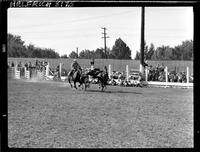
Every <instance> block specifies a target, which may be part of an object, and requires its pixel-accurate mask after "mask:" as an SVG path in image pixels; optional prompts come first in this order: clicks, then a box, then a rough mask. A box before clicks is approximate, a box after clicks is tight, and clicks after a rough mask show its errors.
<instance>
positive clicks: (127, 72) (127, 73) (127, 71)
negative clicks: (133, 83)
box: [126, 65, 129, 81]
mask: <svg viewBox="0 0 200 152" xmlns="http://www.w3.org/2000/svg"><path fill="white" fill-rule="evenodd" d="M128 77H129V69H128V65H126V80H127V81H128Z"/></svg>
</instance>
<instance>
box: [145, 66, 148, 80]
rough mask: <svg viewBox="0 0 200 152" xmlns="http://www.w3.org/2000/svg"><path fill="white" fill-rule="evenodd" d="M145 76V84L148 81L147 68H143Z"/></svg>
mask: <svg viewBox="0 0 200 152" xmlns="http://www.w3.org/2000/svg"><path fill="white" fill-rule="evenodd" d="M145 75H146V77H145V80H146V82H147V81H148V69H147V68H145Z"/></svg>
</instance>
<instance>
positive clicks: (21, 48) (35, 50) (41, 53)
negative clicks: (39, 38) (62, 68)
mask: <svg viewBox="0 0 200 152" xmlns="http://www.w3.org/2000/svg"><path fill="white" fill-rule="evenodd" d="M7 42H8V57H25V58H35V57H36V58H60V56H59V54H58V53H57V52H55V51H54V50H52V49H49V48H44V49H43V48H39V47H35V46H34V45H33V44H29V45H25V44H24V41H22V40H21V37H20V36H16V35H12V34H8V41H7Z"/></svg>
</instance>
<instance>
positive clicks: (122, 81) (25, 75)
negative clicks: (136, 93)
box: [8, 62, 193, 88]
mask: <svg viewBox="0 0 200 152" xmlns="http://www.w3.org/2000/svg"><path fill="white" fill-rule="evenodd" d="M124 69H125V72H119V71H112V66H111V65H110V64H109V65H108V77H109V80H108V85H118V86H136V87H138V86H140V87H142V86H155V87H180V88H192V87H193V76H190V74H189V67H186V72H184V74H183V75H182V80H181V81H180V80H176V81H173V80H172V79H171V78H170V77H171V73H170V72H168V67H167V66H166V67H164V68H163V72H162V75H159V80H158V79H156V80H157V81H156V80H153V79H152V78H151V76H152V74H151V69H149V68H145V72H144V75H141V73H140V72H139V70H138V69H136V70H133V69H131V70H130V69H129V65H126V67H125V68H124ZM8 72H9V74H8V75H9V77H11V78H14V79H27V80H30V79H32V78H36V79H39V80H60V81H66V79H67V76H66V74H65V76H62V63H60V64H59V70H58V73H57V74H55V72H54V71H51V70H50V67H49V62H48V63H47V64H46V65H45V66H43V67H42V68H40V69H36V68H28V67H25V66H23V67H18V66H17V64H16V65H15V66H14V67H9V68H8ZM177 77H178V76H177ZM55 78H56V79H55ZM90 80H91V83H97V80H94V79H90Z"/></svg>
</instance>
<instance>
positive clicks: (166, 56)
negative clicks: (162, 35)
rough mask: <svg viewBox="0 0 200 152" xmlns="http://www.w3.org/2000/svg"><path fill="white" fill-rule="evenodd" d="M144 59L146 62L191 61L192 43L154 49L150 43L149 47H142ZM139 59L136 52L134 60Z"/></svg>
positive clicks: (190, 41)
mask: <svg viewBox="0 0 200 152" xmlns="http://www.w3.org/2000/svg"><path fill="white" fill-rule="evenodd" d="M144 58H145V59H146V60H193V41H192V40H186V41H183V42H182V44H181V45H178V46H175V47H169V46H164V45H163V46H161V47H157V48H156V49H155V47H154V45H153V44H152V43H151V44H150V47H148V45H146V43H145V47H144ZM139 59H140V52H139V51H137V53H136V56H135V60H139Z"/></svg>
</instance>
